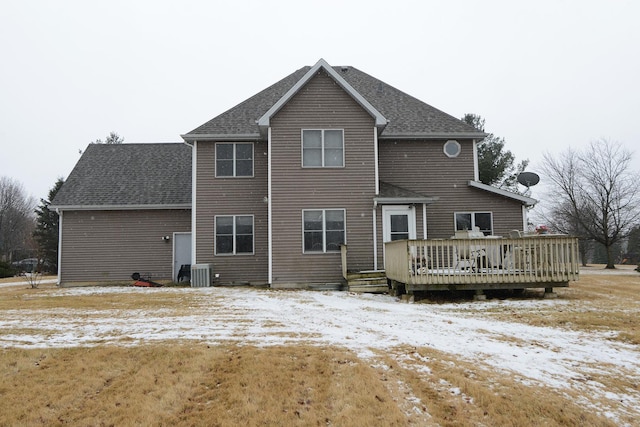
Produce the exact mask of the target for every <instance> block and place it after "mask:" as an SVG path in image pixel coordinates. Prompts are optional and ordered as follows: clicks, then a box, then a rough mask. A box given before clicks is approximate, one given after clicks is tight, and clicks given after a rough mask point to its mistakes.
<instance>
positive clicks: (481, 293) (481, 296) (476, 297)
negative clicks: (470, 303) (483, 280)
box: [473, 289, 487, 301]
mask: <svg viewBox="0 0 640 427" xmlns="http://www.w3.org/2000/svg"><path fill="white" fill-rule="evenodd" d="M473 299H474V300H476V301H484V300H486V299H487V296H486V295H485V294H484V291H483V290H482V289H476V293H475V295H474V296H473Z"/></svg>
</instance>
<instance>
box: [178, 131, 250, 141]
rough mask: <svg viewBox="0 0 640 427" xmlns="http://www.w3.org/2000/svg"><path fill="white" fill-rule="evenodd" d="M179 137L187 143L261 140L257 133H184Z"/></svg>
mask: <svg viewBox="0 0 640 427" xmlns="http://www.w3.org/2000/svg"><path fill="white" fill-rule="evenodd" d="M180 136H181V137H182V139H184V140H185V142H187V143H193V142H195V141H260V140H261V139H262V137H261V135H260V134H259V133H238V134H222V133H186V134H183V135H180Z"/></svg>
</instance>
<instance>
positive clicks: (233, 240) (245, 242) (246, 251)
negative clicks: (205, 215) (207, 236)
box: [215, 215, 253, 255]
mask: <svg viewBox="0 0 640 427" xmlns="http://www.w3.org/2000/svg"><path fill="white" fill-rule="evenodd" d="M215 248H216V255H239V254H242V255H251V254H253V215H219V216H216V217H215Z"/></svg>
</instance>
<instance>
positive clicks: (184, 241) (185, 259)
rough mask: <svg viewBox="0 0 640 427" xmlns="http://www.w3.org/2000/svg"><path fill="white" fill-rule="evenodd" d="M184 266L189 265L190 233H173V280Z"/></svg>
mask: <svg viewBox="0 0 640 427" xmlns="http://www.w3.org/2000/svg"><path fill="white" fill-rule="evenodd" d="M184 264H188V265H191V233H173V280H174V281H176V282H177V281H178V272H179V271H180V267H181V266H182V265H184Z"/></svg>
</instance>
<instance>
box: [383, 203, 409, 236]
mask: <svg viewBox="0 0 640 427" xmlns="http://www.w3.org/2000/svg"><path fill="white" fill-rule="evenodd" d="M382 236H383V239H384V243H386V242H393V241H395V240H402V239H415V238H416V211H415V209H413V208H412V207H411V206H383V207H382Z"/></svg>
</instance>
